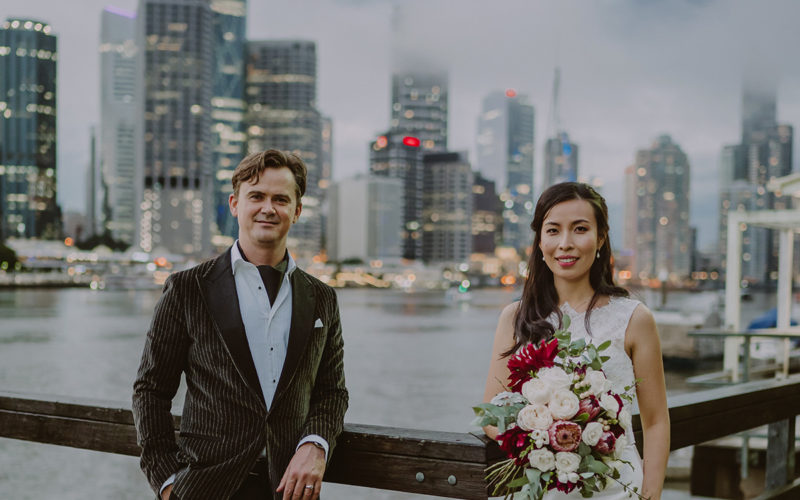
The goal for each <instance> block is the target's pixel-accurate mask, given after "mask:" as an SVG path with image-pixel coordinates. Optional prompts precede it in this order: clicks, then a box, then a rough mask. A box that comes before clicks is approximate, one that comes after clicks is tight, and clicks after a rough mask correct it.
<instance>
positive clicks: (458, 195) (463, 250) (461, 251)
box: [422, 152, 474, 264]
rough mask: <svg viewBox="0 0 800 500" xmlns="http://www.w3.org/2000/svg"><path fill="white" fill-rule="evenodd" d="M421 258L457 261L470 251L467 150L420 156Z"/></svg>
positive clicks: (470, 178) (470, 175)
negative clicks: (421, 182)
mask: <svg viewBox="0 0 800 500" xmlns="http://www.w3.org/2000/svg"><path fill="white" fill-rule="evenodd" d="M423 162H424V175H423V186H424V189H423V194H422V199H423V205H422V206H423V208H422V221H423V222H422V232H423V236H422V259H423V260H424V261H425V262H441V263H452V264H458V263H463V262H468V261H469V258H470V254H471V253H472V227H471V226H472V211H473V195H472V186H473V184H474V177H473V173H472V166H471V165H470V164H469V161H467V155H466V153H451V152H445V153H428V154H426V155H425V156H424V157H423Z"/></svg>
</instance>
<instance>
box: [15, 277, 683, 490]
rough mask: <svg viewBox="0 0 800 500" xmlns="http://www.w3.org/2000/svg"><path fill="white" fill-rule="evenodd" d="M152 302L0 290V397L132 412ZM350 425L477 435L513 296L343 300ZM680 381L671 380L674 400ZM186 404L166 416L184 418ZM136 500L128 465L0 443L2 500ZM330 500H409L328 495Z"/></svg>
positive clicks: (354, 296) (353, 296) (127, 296)
mask: <svg viewBox="0 0 800 500" xmlns="http://www.w3.org/2000/svg"><path fill="white" fill-rule="evenodd" d="M159 294H160V292H159V291H144V290H142V291H101V292H95V291H91V290H86V289H75V288H73V289H45V290H15V291H0V318H2V319H0V345H2V348H0V390H7V391H18V392H27V393H42V394H58V395H69V396H79V397H87V398H95V399H105V400H110V401H117V402H122V403H123V404H129V401H130V395H131V387H132V384H133V379H134V377H135V373H136V368H137V366H138V364H139V357H140V356H141V350H142V347H143V345H144V336H145V332H146V331H147V328H148V325H149V323H150V316H151V314H152V311H153V307H154V305H155V303H156V301H157V300H158V296H159ZM338 294H339V302H340V307H341V311H342V325H343V329H344V339H345V368H346V377H347V385H348V388H349V389H350V408H349V410H348V413H347V417H346V420H347V421H348V422H352V423H365V424H377V425H386V426H396V427H409V428H424V429H434V430H443V431H453V432H465V431H470V430H473V429H471V428H470V427H469V422H470V420H471V419H472V412H471V410H470V407H471V405H472V404H474V403H476V402H478V401H480V399H481V398H482V397H483V386H484V382H485V377H486V370H487V366H488V363H489V356H490V353H491V345H492V337H493V335H494V329H495V325H496V322H497V318H498V316H499V314H500V311H501V310H502V308H503V306H505V305H506V304H508V303H510V302H512V301H513V300H515V299H517V298H518V297H519V292H518V291H506V290H474V291H472V292H471V294H472V300H471V301H470V302H457V303H454V302H452V301H450V300H448V299H447V298H445V296H444V294H443V293H421V294H407V293H403V292H398V291H392V290H381V291H375V290H340V291H339V292H338ZM686 375H687V374H670V375H668V384H669V385H668V386H669V387H670V390H671V392H680V391H683V390H686V387H685V383H684V380H685V376H686ZM180 404H181V396H178V398H177V399H176V401H175V404H174V405H173V408H174V409H175V408H177V407H179V406H180ZM97 491H102V492H103V494H102V496H104V497H106V498H119V499H140V498H151V497H152V495H151V493H150V490H149V488H148V486H147V484H146V481H145V479H144V476H143V475H142V474H141V472H140V471H139V468H138V461H137V459H135V458H130V457H121V456H114V455H108V454H103V453H96V452H88V451H80V450H73V449H69V448H62V447H56V446H49V445H40V444H32V443H25V442H20V441H13V440H8V439H0V498H22V499H25V498H31V499H33V498H36V499H42V498H46V499H49V498H59V499H70V498H76V499H77V498H88V497H90V496H93V495H94V494H95V493H96V492H97ZM325 491H326V494H325V498H326V500H336V499H351V498H354V499H357V498H370V499H372V498H379V499H380V498H383V499H403V498H414V497H413V496H411V495H404V494H399V493H390V492H379V491H373V490H368V489H364V488H350V487H343V486H339V485H326V490H325Z"/></svg>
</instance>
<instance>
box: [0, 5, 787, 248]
mask: <svg viewBox="0 0 800 500" xmlns="http://www.w3.org/2000/svg"><path fill="white" fill-rule="evenodd" d="M396 3H398V4H399V5H401V6H402V9H403V16H402V17H403V19H404V27H403V29H402V31H401V32H400V35H401V36H400V37H399V39H398V42H399V43H400V45H401V46H402V49H403V53H404V54H414V55H416V56H417V57H420V58H424V59H425V64H430V65H433V66H435V67H441V68H445V69H447V70H448V71H449V74H450V95H449V108H450V116H449V120H450V139H449V146H450V149H453V150H468V151H469V152H470V157H471V158H473V159H474V158H475V154H474V148H475V135H476V127H477V117H478V114H479V112H480V105H481V100H482V99H483V97H484V96H485V95H486V94H488V93H489V92H490V91H492V90H496V89H506V88H514V89H516V90H517V91H518V92H519V93H522V94H527V95H528V96H529V97H530V100H531V102H532V104H533V105H534V106H535V108H536V146H537V151H536V160H535V162H536V170H537V174H536V175H537V182H538V181H539V177H540V174H541V171H540V169H541V167H542V164H543V154H542V151H543V148H542V144H543V142H544V140H545V139H546V133H547V131H548V130H549V129H551V127H552V123H550V120H549V117H550V109H551V92H552V81H553V72H554V67H555V66H556V65H559V66H560V67H561V75H562V76H561V82H562V83H561V101H560V102H561V104H560V109H561V123H562V126H563V127H564V128H565V129H566V130H567V131H568V132H569V134H570V136H571V138H572V139H573V140H574V141H575V142H577V143H578V145H579V146H580V165H579V170H580V173H581V175H586V176H589V177H599V178H601V179H602V180H603V182H604V187H603V192H604V194H605V196H606V198H607V200H608V202H609V206H610V207H611V210H612V234H613V240H614V242H615V244H617V246H619V245H618V242H620V241H621V240H622V237H621V236H622V235H621V229H622V206H623V202H622V186H623V180H622V179H623V172H624V169H625V167H627V166H629V165H630V164H631V163H632V162H633V159H634V155H635V152H636V150H637V149H641V148H645V147H648V146H649V145H650V144H651V143H652V141H653V140H654V139H655V138H656V137H657V136H658V135H660V134H663V133H666V134H669V135H671V136H672V138H673V140H674V141H675V142H677V143H678V144H679V145H680V146H681V147H682V148H683V150H684V151H685V152H686V153H687V155H688V156H689V161H690V164H691V172H692V187H691V189H692V193H691V203H692V205H691V222H692V224H693V225H696V226H698V228H699V230H700V231H699V233H700V234H699V236H700V243H701V246H702V247H708V246H709V245H710V244H712V243H713V242H714V241H715V238H716V233H717V228H716V224H717V217H718V215H717V212H718V209H717V203H718V201H717V200H718V180H717V173H718V169H719V156H720V151H721V148H722V146H723V145H725V144H733V143H736V142H737V141H738V138H739V135H740V133H741V116H740V109H741V82H742V76H743V75H744V74H745V73H746V72H750V73H758V74H759V75H761V76H762V77H763V79H764V80H766V81H768V82H769V81H771V82H774V84H775V85H776V86H777V89H778V119H779V121H780V122H782V123H788V124H791V125H793V126H795V127H798V126H800V57H798V52H797V51H798V48H799V47H800V29H798V21H799V20H800V2H795V1H791V0H781V1H779V0H762V1H758V2H756V1H730V0H715V1H712V0H708V1H700V0H696V1H669V2H668V1H655V0H641V1H633V0H631V1H613V0H607V1H596V2H593V1H581V0H546V1H531V0H515V1H504V0H495V1H492V2H487V1H485V0H419V1H418V0H397V2H396ZM249 4H250V5H249V17H248V23H247V25H248V37H249V38H250V39H268V38H304V39H311V40H315V41H316V42H317V44H318V45H317V47H318V49H317V53H318V63H319V64H318V71H319V86H318V92H319V99H318V101H319V107H320V109H321V111H322V112H323V113H325V114H327V115H329V116H331V117H332V118H333V120H334V141H335V142H334V177H335V178H337V179H341V178H344V177H348V176H350V175H353V174H355V173H359V172H366V171H367V169H368V167H367V151H368V143H369V141H370V140H371V139H373V138H374V136H375V135H376V134H378V133H380V132H382V131H385V130H386V129H387V128H388V124H389V107H390V102H389V100H390V77H391V68H392V54H393V50H392V36H391V33H392V31H391V26H392V23H391V15H392V3H391V2H389V1H388V0H371V1H370V0H250V1H249ZM107 5H113V6H115V7H119V8H123V9H128V10H135V9H136V6H137V0H114V1H111V2H109V1H103V0H75V1H64V0H3V1H2V3H0V18H3V19H5V18H7V17H30V18H34V19H39V20H42V21H45V22H48V23H50V24H51V26H52V28H53V31H54V33H55V34H56V35H57V36H58V44H59V67H58V74H59V88H58V153H59V156H58V172H59V201H60V203H61V204H62V206H63V207H64V208H65V209H66V210H79V211H82V210H83V207H84V202H83V199H84V186H83V179H84V178H85V176H84V172H85V169H86V166H87V164H88V161H89V129H90V127H91V126H92V125H95V124H97V123H98V122H99V91H98V87H99V74H98V67H99V56H98V52H97V46H98V43H99V42H98V40H99V22H100V13H101V10H102V9H103V7H105V6H107ZM795 136H797V132H796V134H795ZM797 144H798V141H797V137H795V151H796V150H797ZM798 157H800V155H798V154H797V153H795V165H797V163H798V159H800V158H798ZM795 170H797V167H795ZM537 190H538V188H537Z"/></svg>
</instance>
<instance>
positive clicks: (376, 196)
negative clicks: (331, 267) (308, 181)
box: [328, 175, 403, 262]
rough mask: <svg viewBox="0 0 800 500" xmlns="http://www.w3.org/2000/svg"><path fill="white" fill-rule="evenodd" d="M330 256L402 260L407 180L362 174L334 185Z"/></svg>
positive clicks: (332, 186) (331, 192)
mask: <svg viewBox="0 0 800 500" xmlns="http://www.w3.org/2000/svg"><path fill="white" fill-rule="evenodd" d="M329 206H330V211H329V216H328V234H329V239H328V256H329V257H330V258H331V259H332V260H335V261H341V260H345V259H353V258H355V259H361V260H363V261H365V262H366V261H369V260H375V259H380V260H398V259H400V257H401V255H400V252H401V249H402V246H401V240H400V230H401V227H402V223H403V181H402V180H400V179H397V178H391V177H385V176H376V175H358V176H355V177H352V178H349V179H344V180H341V181H339V182H337V183H335V184H332V185H331V187H330V199H329Z"/></svg>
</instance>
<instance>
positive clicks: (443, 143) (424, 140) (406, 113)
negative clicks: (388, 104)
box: [390, 71, 447, 152]
mask: <svg viewBox="0 0 800 500" xmlns="http://www.w3.org/2000/svg"><path fill="white" fill-rule="evenodd" d="M391 117H392V118H391V124H390V128H391V130H392V132H393V133H399V134H402V135H408V136H413V137H416V138H418V139H419V141H420V147H421V148H422V150H423V151H425V152H427V151H446V150H447V74H446V73H434V72H414V71H404V72H396V73H394V74H393V75H392V110H391Z"/></svg>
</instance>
